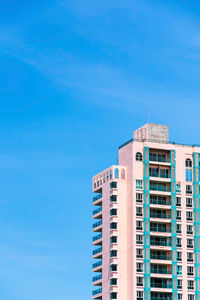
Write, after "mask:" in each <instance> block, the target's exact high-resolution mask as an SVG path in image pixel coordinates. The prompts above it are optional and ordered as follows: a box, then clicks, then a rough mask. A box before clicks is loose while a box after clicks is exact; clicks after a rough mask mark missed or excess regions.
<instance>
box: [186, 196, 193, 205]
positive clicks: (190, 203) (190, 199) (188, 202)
mask: <svg viewBox="0 0 200 300" xmlns="http://www.w3.org/2000/svg"><path fill="white" fill-rule="evenodd" d="M186 207H192V198H186Z"/></svg>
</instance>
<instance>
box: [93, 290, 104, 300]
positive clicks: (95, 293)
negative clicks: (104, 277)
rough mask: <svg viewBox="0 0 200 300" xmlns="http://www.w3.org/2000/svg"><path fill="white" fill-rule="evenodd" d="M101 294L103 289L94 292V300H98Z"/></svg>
mask: <svg viewBox="0 0 200 300" xmlns="http://www.w3.org/2000/svg"><path fill="white" fill-rule="evenodd" d="M101 293H102V288H100V289H98V290H94V291H93V292H92V296H93V298H95V299H98V295H99V294H101Z"/></svg>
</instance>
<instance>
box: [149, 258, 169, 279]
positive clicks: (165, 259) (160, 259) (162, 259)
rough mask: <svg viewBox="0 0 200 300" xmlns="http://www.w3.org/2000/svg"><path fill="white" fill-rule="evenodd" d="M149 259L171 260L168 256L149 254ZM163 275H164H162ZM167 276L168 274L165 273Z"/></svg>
mask: <svg viewBox="0 0 200 300" xmlns="http://www.w3.org/2000/svg"><path fill="white" fill-rule="evenodd" d="M151 259H158V260H171V259H172V257H171V256H170V255H165V254H160V255H159V254H151ZM162 274H165V273H162ZM166 274H168V273H166Z"/></svg>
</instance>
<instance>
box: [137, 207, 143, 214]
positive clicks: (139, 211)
mask: <svg viewBox="0 0 200 300" xmlns="http://www.w3.org/2000/svg"><path fill="white" fill-rule="evenodd" d="M142 215H143V213H142V207H140V206H137V207H136V216H137V217H142Z"/></svg>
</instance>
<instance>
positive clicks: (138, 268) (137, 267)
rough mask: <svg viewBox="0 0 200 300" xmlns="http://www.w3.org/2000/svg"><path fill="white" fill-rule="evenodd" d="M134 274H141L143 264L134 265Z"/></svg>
mask: <svg viewBox="0 0 200 300" xmlns="http://www.w3.org/2000/svg"><path fill="white" fill-rule="evenodd" d="M136 272H143V264H142V263H137V264H136Z"/></svg>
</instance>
